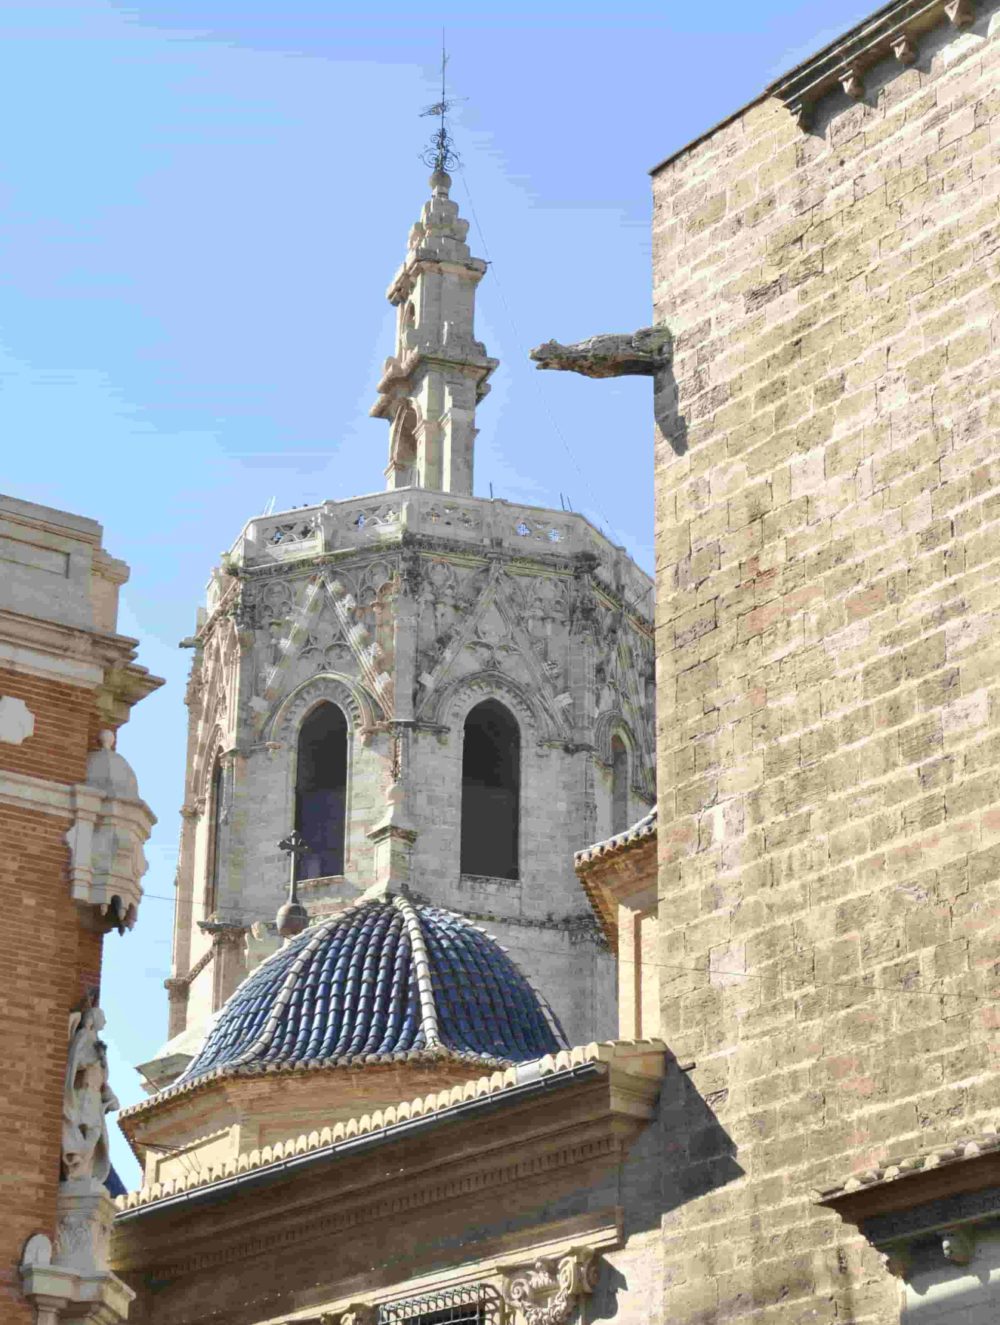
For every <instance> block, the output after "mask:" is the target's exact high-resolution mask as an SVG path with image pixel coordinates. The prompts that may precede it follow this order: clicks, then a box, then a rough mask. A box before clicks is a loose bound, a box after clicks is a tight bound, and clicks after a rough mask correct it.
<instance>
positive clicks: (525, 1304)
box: [503, 1247, 600, 1325]
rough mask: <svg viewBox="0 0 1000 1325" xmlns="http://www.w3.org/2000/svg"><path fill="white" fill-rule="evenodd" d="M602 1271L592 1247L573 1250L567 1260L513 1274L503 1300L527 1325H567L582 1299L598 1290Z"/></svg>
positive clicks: (556, 1258) (509, 1274)
mask: <svg viewBox="0 0 1000 1325" xmlns="http://www.w3.org/2000/svg"><path fill="white" fill-rule="evenodd" d="M599 1271H600V1267H599V1266H598V1263H597V1256H596V1253H595V1252H593V1251H592V1250H591V1249H590V1248H589V1247H573V1248H571V1249H570V1250H569V1251H568V1252H566V1254H565V1255H564V1256H553V1257H544V1258H541V1259H539V1260H537V1261H535V1262H534V1263H533V1264H532V1265H526V1266H524V1267H523V1268H518V1269H514V1270H509V1271H508V1272H507V1274H506V1275H505V1276H504V1281H503V1300H504V1302H505V1304H506V1305H507V1307H508V1309H509V1310H511V1311H515V1312H517V1313H518V1314H519V1316H520V1317H521V1319H522V1320H523V1321H524V1322H525V1325H565V1322H566V1321H568V1320H569V1319H570V1317H571V1316H572V1315H573V1313H574V1312H575V1311H576V1309H577V1306H578V1305H579V1302H580V1299H581V1298H583V1297H584V1296H586V1295H587V1294H589V1293H592V1292H593V1291H594V1289H595V1288H596V1286H597V1277H598V1274H599Z"/></svg>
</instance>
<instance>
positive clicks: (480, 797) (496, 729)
mask: <svg viewBox="0 0 1000 1325" xmlns="http://www.w3.org/2000/svg"><path fill="white" fill-rule="evenodd" d="M520 784H521V734H520V732H519V730H518V726H517V723H516V722H515V720H514V718H513V717H512V716H511V714H510V713H508V711H507V710H506V709H505V708H504V706H503V705H502V704H498V703H497V702H496V700H494V699H487V700H486V701H485V702H484V703H482V704H477V705H476V707H475V708H474V709H473V710H472V712H471V713H470V714H469V716H468V717H467V718H466V719H465V735H464V741H463V745H462V864H461V869H462V873H463V874H486V875H492V876H493V877H494V878H499V879H516V878H517V877H518V872H517V832H518V801H519V799H520V790H521V785H520Z"/></svg>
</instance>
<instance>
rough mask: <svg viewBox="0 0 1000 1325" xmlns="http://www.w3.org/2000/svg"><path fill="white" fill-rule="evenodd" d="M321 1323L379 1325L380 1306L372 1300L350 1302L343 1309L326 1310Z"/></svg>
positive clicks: (329, 1324) (321, 1324)
mask: <svg viewBox="0 0 1000 1325" xmlns="http://www.w3.org/2000/svg"><path fill="white" fill-rule="evenodd" d="M319 1319H320V1325H378V1307H376V1306H373V1305H372V1303H371V1302H349V1303H348V1304H347V1306H346V1307H344V1309H343V1311H325V1312H324V1313H323V1315H322V1316H320V1318H319Z"/></svg>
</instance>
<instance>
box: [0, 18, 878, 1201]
mask: <svg viewBox="0 0 1000 1325" xmlns="http://www.w3.org/2000/svg"><path fill="white" fill-rule="evenodd" d="M873 7H874V6H873V4H871V3H868V4H865V3H860V2H859V0H824V2H823V3H822V4H818V3H817V2H816V0H752V3H747V0H715V2H714V3H713V4H711V5H709V4H702V5H692V4H689V3H681V0H661V2H660V3H659V4H656V5H653V4H646V3H636V0H619V3H617V4H614V5H608V4H606V3H602V4H600V5H598V4H595V3H592V2H591V0H574V3H572V4H570V3H558V4H553V3H545V2H544V0H539V3H534V4H531V5H526V4H523V3H506V4H504V5H502V6H501V5H496V4H493V3H489V2H488V0H487V2H485V3H481V4H479V5H478V6H477V7H473V6H471V5H468V4H461V5H459V4H455V3H452V2H451V0H448V2H447V3H444V4H440V5H438V6H437V7H436V8H435V9H434V10H433V12H432V11H431V10H429V9H428V8H427V7H426V6H412V5H410V4H406V5H404V4H397V3H381V2H380V0H374V2H372V3H368V4H366V5H358V4H353V5H342V4H340V3H335V2H333V0H327V2H326V3H320V2H319V0H313V2H312V3H307V2H306V0H281V2H280V3H278V2H277V0H269V3H266V4H265V3H260V2H259V0H258V2H257V3H248V2H247V0H227V2H225V3H223V2H222V0H197V3H195V2H193V0H170V3H166V2H162V0H161V2H160V3H138V4H128V5H126V4H113V3H108V2H106V0H105V2H102V0H76V2H75V3H73V2H69V3H62V4H60V3H52V2H50V0H30V2H29V3H23V4H22V3H18V0H6V3H5V4H4V5H2V6H0V118H2V122H3V123H4V125H5V130H4V133H3V134H2V135H0V456H2V459H0V488H2V489H3V490H4V491H6V492H8V493H11V494H12V495H14V496H18V497H23V498H26V499H28V500H32V501H39V502H43V503H45V504H47V505H50V506H56V507H62V508H64V509H68V510H71V511H76V512H79V513H81V514H85V515H89V516H92V517H94V518H96V519H98V520H100V521H101V522H102V523H103V524H104V527H105V543H106V546H107V547H108V550H109V551H110V552H111V553H112V554H113V555H114V556H117V557H122V558H124V559H125V560H126V561H127V562H128V563H129V564H130V566H131V568H132V577H131V580H130V582H129V583H128V585H127V586H126V587H125V591H124V594H123V602H122V611H121V617H120V623H119V628H120V630H121V631H122V632H123V633H125V634H129V635H134V636H136V637H137V638H138V639H139V640H140V642H141V652H140V661H141V662H142V663H143V664H144V665H145V666H147V667H149V668H150V669H151V670H152V671H154V672H156V673H157V674H159V675H160V676H163V677H165V678H166V680H167V684H166V686H165V687H164V688H163V689H162V690H161V691H159V692H158V693H157V694H156V695H155V696H153V697H152V698H151V699H149V700H147V701H146V702H145V703H143V704H142V705H141V706H140V708H139V709H138V710H136V712H135V714H134V716H133V719H132V721H131V723H130V724H129V726H128V727H127V728H126V729H125V730H124V732H123V734H122V739H121V743H120V748H121V750H122V752H123V753H124V754H125V755H126V756H127V757H128V758H129V759H130V761H131V762H132V764H133V766H134V767H135V769H136V771H137V773H138V776H139V781H140V786H141V788H142V791H143V794H144V796H145V798H146V799H147V801H148V802H149V804H150V805H151V806H152V808H153V810H154V811H155V813H156V814H157V815H158V817H159V823H158V824H157V827H156V828H155V830H154V833H153V838H152V841H151V843H150V847H149V849H148V852H147V854H148V856H149V860H150V869H149V873H148V875H147V876H146V879H145V886H146V890H147V897H146V899H145V900H144V902H143V906H142V911H141V914H140V920H139V925H138V927H137V928H136V929H135V930H134V931H133V932H132V933H131V934H129V935H127V936H126V937H125V938H124V939H118V937H117V936H115V935H111V936H110V937H109V939H108V940H107V943H106V947H105V977H104V991H103V1003H104V1006H105V1009H106V1011H107V1013H108V1022H109V1024H108V1031H109V1034H110V1039H111V1059H112V1071H113V1084H114V1086H115V1088H116V1090H117V1093H118V1095H119V1097H120V1098H121V1100H122V1101H123V1103H128V1102H131V1101H133V1100H136V1099H138V1098H140V1097H141V1090H140V1088H139V1084H138V1078H137V1076H136V1074H135V1073H134V1072H133V1071H132V1069H131V1066H130V1065H131V1064H134V1063H136V1062H140V1061H142V1060H143V1059H145V1058H148V1057H149V1056H150V1055H151V1054H152V1053H153V1052H154V1051H155V1049H156V1048H157V1047H158V1045H159V1044H160V1043H161V1042H162V1041H163V1039H164V1035H165V1024H166V995H165V993H164V991H163V988H162V982H163V979H164V978H165V976H166V975H167V974H168V973H169V969H168V968H169V958H170V926H171V917H172V902H171V899H172V893H173V874H174V868H175V858H176V843H177V828H178V823H179V820H178V815H177V811H178V807H179V805H180V802H181V796H182V791H183V766H184V734H185V717H186V710H185V709H184V706H183V691H184V682H185V678H186V669H187V666H188V663H189V660H190V655H189V654H188V653H186V652H184V651H181V650H179V649H178V647H177V643H178V641H179V640H180V639H182V638H183V637H184V636H185V635H188V634H189V633H190V631H191V629H192V628H193V624H194V615H195V609H196V607H197V605H198V603H199V602H200V601H201V599H202V595H203V590H204V584H205V581H206V579H207V576H208V573H209V570H210V568H211V566H212V565H213V564H214V563H215V562H216V561H217V559H218V554H219V552H220V550H221V549H223V548H224V547H228V546H229V544H230V543H231V542H232V540H233V538H234V537H235V536H236V534H237V533H238V532H239V529H240V527H241V526H242V524H243V522H244V521H245V520H246V519H247V518H248V517H250V516H252V515H255V514H259V513H260V512H261V511H262V510H263V509H264V507H265V506H266V504H267V503H268V502H269V501H271V499H272V498H273V499H274V502H275V508H276V509H282V508H285V507H288V506H292V505H297V504H302V503H311V502H314V501H321V500H324V499H326V498H337V497H347V496H351V495H353V494H356V493H363V492H370V491H374V490H377V489H379V488H381V486H382V467H383V465H384V463H385V455H386V448H387V442H388V437H387V428H386V425H385V423H384V422H382V421H378V420H373V419H369V418H368V417H367V411H368V406H369V405H370V404H371V402H372V401H373V400H374V397H375V383H376V380H377V377H378V370H379V368H380V365H381V363H382V360H383V359H384V357H385V356H386V355H387V354H388V353H390V351H391V348H392V336H393V319H392V314H391V311H390V309H389V306H388V304H386V302H385V299H384V292H385V288H386V286H387V284H388V282H389V279H390V278H391V276H392V274H393V272H394V270H395V268H396V267H397V265H398V264H399V262H400V261H401V260H402V257H403V255H404V253H405V244H406V235H407V231H408V229H409V226H410V224H411V223H412V222H413V221H414V220H415V219H416V218H417V216H418V215H419V211H420V207H421V204H422V203H423V201H424V199H425V197H426V196H427V186H426V176H427V171H426V169H425V168H424V167H423V166H422V165H421V163H420V161H419V154H420V152H421V151H422V149H423V147H424V145H425V142H426V140H427V138H428V136H429V131H430V128H431V123H430V121H428V120H422V119H420V118H419V111H420V110H421V108H422V107H424V106H425V105H426V104H428V103H429V102H431V101H434V100H436V96H437V94H436V88H435V84H436V78H437V69H436V62H437V59H438V48H439V42H440V29H441V26H442V25H444V26H445V27H446V29H447V34H448V45H449V48H450V53H451V64H450V85H451V92H452V94H453V95H455V96H459V97H464V98H467V99H466V100H464V101H462V102H461V103H460V104H459V106H458V107H457V109H456V112H455V115H454V133H455V138H456V140H457V146H458V149H459V151H460V153H461V155H462V158H463V167H462V169H461V171H460V172H457V173H456V181H455V187H454V189H453V197H455V198H456V199H457V200H458V202H459V204H460V205H461V207H462V210H463V213H464V214H465V215H466V216H468V217H469V218H470V220H472V222H473V224H472V229H471V234H470V239H471V242H472V245H473V251H474V252H475V253H477V254H478V255H480V256H483V257H486V258H488V259H489V260H490V261H491V263H492V266H491V270H490V273H489V275H488V276H487V278H486V279H485V280H484V282H483V285H482V286H481V289H480V298H479V314H478V334H479V336H480V338H481V339H482V340H484V341H485V342H486V345H487V348H488V350H489V352H490V353H491V354H493V355H496V356H497V357H499V358H500V360H501V366H500V368H499V370H498V371H497V373H496V375H495V377H494V379H493V381H494V387H493V391H492V394H491V395H490V397H489V399H488V400H487V401H486V402H485V403H484V404H483V406H482V407H481V409H480V412H479V420H478V421H479V424H480V427H481V433H480V436H479V440H478V444H477V462H476V482H477V491H479V492H481V493H486V492H488V485H489V484H490V483H492V485H493V490H494V492H495V494H496V495H497V496H501V497H508V498H510V499H512V500H518V501H528V502H534V503H537V504H541V505H551V506H555V507H558V506H559V504H560V494H565V496H566V497H568V498H569V500H570V501H571V502H572V504H573V506H574V507H575V509H577V510H582V511H584V512H585V513H586V514H587V515H588V516H589V517H590V518H591V519H592V520H593V521H594V522H595V523H596V524H598V525H601V526H602V527H604V528H605V530H606V531H607V532H608V533H609V534H610V535H611V536H612V537H613V538H615V539H616V541H620V542H624V543H625V544H626V545H627V546H628V548H629V549H630V551H631V552H632V553H633V555H634V556H635V557H636V558H637V560H638V561H639V562H640V563H641V564H642V565H644V566H645V567H646V568H647V569H651V567H652V470H651V456H652V425H651V415H650V408H649V406H650V401H649V383H648V382H647V381H646V380H645V379H641V378H639V379H621V380H617V381H608V382H590V381H587V380H585V379H582V378H578V377H576V376H574V375H570V374H536V373H535V371H534V369H533V367H532V366H531V365H530V363H529V362H528V360H527V357H526V356H527V350H528V349H529V348H530V347H531V346H532V345H536V344H538V343H539V342H540V341H543V340H547V339H549V338H550V337H555V338H557V339H561V340H577V339H580V338H581V337H583V336H587V335H592V334H594V333H596V332H602V331H615V330H622V331H624V330H631V329H633V328H635V327H637V326H642V325H646V324H647V323H648V322H649V320H650V287H651V282H650V271H649V268H650V242H649V230H648V226H649V213H650V185H649V179H648V176H647V171H648V169H649V168H650V167H651V166H653V165H654V164H655V163H656V162H657V161H659V160H661V159H662V158H663V157H664V156H666V155H667V154H669V153H670V152H672V151H674V150H675V149H677V148H678V147H681V146H683V144H684V143H685V142H687V141H689V140H690V139H691V138H694V137H696V136H697V135H698V134H700V133H702V132H703V131H704V130H705V129H707V128H708V127H710V126H711V125H712V124H714V123H715V122H716V121H717V120H719V119H721V118H723V117H724V116H725V115H727V114H728V113H730V112H731V111H733V110H735V109H736V108H737V107H738V106H740V105H741V104H742V103H744V102H746V101H748V100H750V99H751V98H752V97H754V96H755V95H756V94H757V93H758V92H759V91H760V89H761V88H762V87H763V86H765V85H766V84H767V83H768V82H769V81H770V80H771V79H773V78H774V77H776V76H777V75H778V74H780V73H781V72H782V71H783V70H784V69H786V68H788V67H789V66H791V65H793V64H794V63H796V62H797V61H798V60H800V59H802V58H804V57H805V56H806V55H808V54H809V53H810V52H811V51H812V50H814V49H815V48H816V47H817V46H820V45H822V44H823V43H824V42H826V41H828V40H830V39H832V37H834V36H835V35H836V34H837V33H838V32H840V31H842V30H843V29H844V28H846V27H848V26H850V25H851V24H852V23H854V22H856V21H858V20H859V19H860V18H862V17H863V16H864V15H865V14H866V13H867V12H869V10H870V9H871V8H873ZM425 20H427V21H425ZM113 1131H114V1133H115V1135H114V1142H113V1143H114V1147H115V1157H116V1162H117V1163H118V1165H119V1168H120V1171H121V1172H122V1176H123V1177H124V1178H125V1179H126V1181H128V1182H129V1183H130V1184H132V1183H134V1182H135V1180H136V1178H137V1176H138V1168H137V1166H136V1165H135V1163H134V1161H133V1160H132V1159H131V1157H130V1155H129V1153H128V1151H127V1148H126V1147H125V1146H124V1143H123V1142H122V1140H121V1138H120V1137H119V1136H118V1134H117V1129H113Z"/></svg>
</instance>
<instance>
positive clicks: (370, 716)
mask: <svg viewBox="0 0 1000 1325" xmlns="http://www.w3.org/2000/svg"><path fill="white" fill-rule="evenodd" d="M324 702H327V703H332V704H337V705H338V706H339V707H340V708H342V709H343V710H344V713H345V714H346V715H347V718H348V721H349V723H350V726H351V729H352V731H354V732H358V733H360V734H364V733H365V732H366V731H369V730H370V729H371V728H372V727H374V726H375V724H376V722H377V721H378V720H379V716H380V709H379V708H378V705H377V703H376V701H375V699H374V698H373V697H372V696H371V695H370V694H368V692H367V691H366V690H365V689H363V688H362V687H361V686H359V685H358V684H357V683H356V682H352V681H351V680H350V678H349V677H346V676H339V675H337V674H335V673H333V672H322V673H320V674H319V675H318V676H313V677H310V679H309V680H308V681H306V682H305V683H304V684H303V685H301V686H299V687H298V689H296V690H293V691H292V693H291V694H290V695H287V696H286V697H285V699H284V700H282V702H281V704H280V705H279V706H278V708H277V709H276V710H275V712H274V715H273V717H272V718H271V721H270V724H269V725H268V727H267V728H266V730H265V732H264V737H265V740H266V741H267V742H270V743H274V742H277V743H279V744H280V745H281V746H288V745H290V744H293V743H294V740H295V739H296V737H297V735H298V729H299V727H300V726H301V725H302V722H303V720H304V719H305V717H306V714H307V713H308V712H309V710H310V709H312V708H315V706H316V705H317V704H322V703H324Z"/></svg>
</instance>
